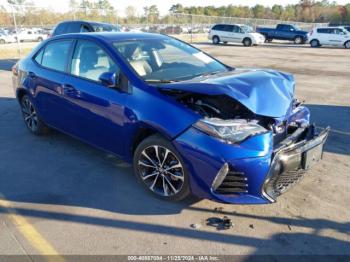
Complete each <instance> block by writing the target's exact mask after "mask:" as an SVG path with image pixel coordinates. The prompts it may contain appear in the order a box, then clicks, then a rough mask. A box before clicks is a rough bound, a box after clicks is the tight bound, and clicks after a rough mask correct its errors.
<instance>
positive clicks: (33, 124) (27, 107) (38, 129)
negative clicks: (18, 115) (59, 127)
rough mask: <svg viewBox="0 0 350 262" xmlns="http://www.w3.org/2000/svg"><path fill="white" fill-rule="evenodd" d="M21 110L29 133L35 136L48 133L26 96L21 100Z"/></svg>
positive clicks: (46, 127)
mask: <svg viewBox="0 0 350 262" xmlns="http://www.w3.org/2000/svg"><path fill="white" fill-rule="evenodd" d="M20 104H21V110H22V116H23V120H24V123H25V125H26V126H27V128H28V129H29V131H30V132H31V133H33V134H34V135H37V136H41V135H45V134H47V133H48V131H49V128H48V126H47V125H46V124H45V123H44V121H42V120H41V118H40V117H39V116H38V114H37V110H36V108H35V106H34V104H33V103H32V101H31V100H30V99H29V97H28V96H27V95H24V96H23V97H22V99H21V103H20Z"/></svg>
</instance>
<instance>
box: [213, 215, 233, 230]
mask: <svg viewBox="0 0 350 262" xmlns="http://www.w3.org/2000/svg"><path fill="white" fill-rule="evenodd" d="M207 226H212V227H215V228H216V229H217V230H227V229H230V228H231V227H233V223H232V221H231V219H230V218H228V217H227V216H224V217H223V218H219V217H211V218H208V219H207Z"/></svg>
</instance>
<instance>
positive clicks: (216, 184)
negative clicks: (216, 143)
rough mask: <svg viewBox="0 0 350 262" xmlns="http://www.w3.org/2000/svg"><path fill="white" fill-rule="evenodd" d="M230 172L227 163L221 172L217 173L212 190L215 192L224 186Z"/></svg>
mask: <svg viewBox="0 0 350 262" xmlns="http://www.w3.org/2000/svg"><path fill="white" fill-rule="evenodd" d="M228 171H229V167H228V164H227V163H225V164H224V165H223V166H222V167H221V168H220V170H219V172H218V173H217V175H216V177H215V179H214V181H213V184H212V188H213V189H214V191H215V190H216V189H217V188H218V187H219V186H220V185H221V184H222V182H223V181H224V179H225V177H226V175H227V173H228Z"/></svg>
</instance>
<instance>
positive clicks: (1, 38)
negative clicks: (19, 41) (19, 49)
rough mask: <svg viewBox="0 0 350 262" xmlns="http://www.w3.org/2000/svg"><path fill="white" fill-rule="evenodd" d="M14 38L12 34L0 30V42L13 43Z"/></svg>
mask: <svg viewBox="0 0 350 262" xmlns="http://www.w3.org/2000/svg"><path fill="white" fill-rule="evenodd" d="M14 42H16V38H15V37H14V36H13V35H9V34H7V33H5V32H4V31H0V44H6V43H14Z"/></svg>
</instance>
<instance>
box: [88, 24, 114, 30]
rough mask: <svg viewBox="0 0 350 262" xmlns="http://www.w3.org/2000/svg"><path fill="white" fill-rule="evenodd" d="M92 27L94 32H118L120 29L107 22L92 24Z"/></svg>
mask: <svg viewBox="0 0 350 262" xmlns="http://www.w3.org/2000/svg"><path fill="white" fill-rule="evenodd" d="M92 28H93V29H94V31H95V32H119V31H120V29H119V27H117V26H114V25H108V24H92Z"/></svg>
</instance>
